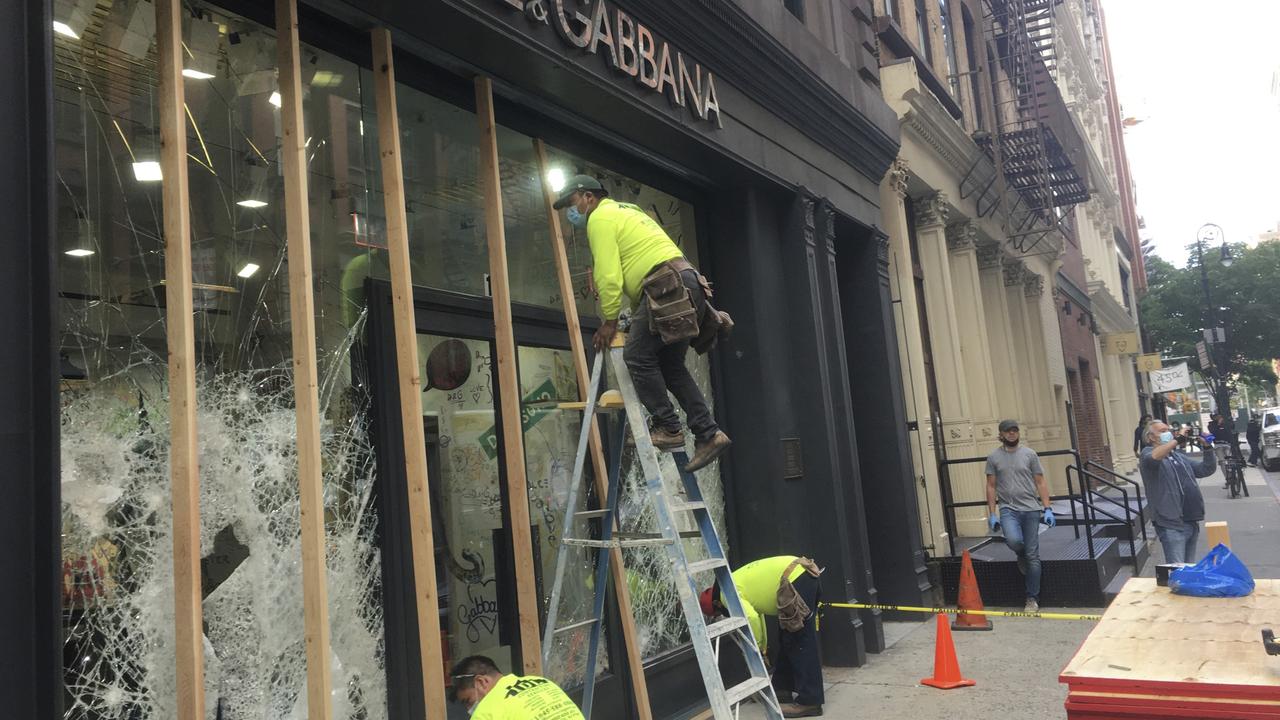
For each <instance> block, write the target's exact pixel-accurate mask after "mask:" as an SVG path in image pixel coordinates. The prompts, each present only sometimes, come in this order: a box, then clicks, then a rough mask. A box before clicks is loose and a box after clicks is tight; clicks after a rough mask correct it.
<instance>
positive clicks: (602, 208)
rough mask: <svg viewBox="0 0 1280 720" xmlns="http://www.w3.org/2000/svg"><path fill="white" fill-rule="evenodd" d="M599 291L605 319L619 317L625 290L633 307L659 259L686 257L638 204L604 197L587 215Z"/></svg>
mask: <svg viewBox="0 0 1280 720" xmlns="http://www.w3.org/2000/svg"><path fill="white" fill-rule="evenodd" d="M587 242H589V243H590V244H591V258H592V262H593V263H594V265H595V267H594V274H595V280H596V292H598V293H600V309H601V311H602V312H603V313H604V319H605V320H616V319H617V318H618V313H620V312H621V311H622V296H623V295H624V294H625V295H626V297H627V299H628V300H630V301H631V307H632V308H634V307H635V304H636V301H637V300H639V299H640V286H641V284H642V283H643V282H644V278H645V276H646V275H648V274H649V271H650V270H653V269H654V268H655V267H657V266H658V264H659V263H664V262H666V261H668V260H673V259H675V258H678V257H684V253H683V252H681V251H680V248H679V247H678V246H677V245H676V244H675V243H674V242H673V241H672V240H671V238H670V237H669V236H668V235H667V232H666V231H665V230H663V229H662V226H661V225H659V224H658V223H657V221H655V220H654V219H653V218H651V217H649V216H648V215H647V214H646V213H645V212H644V211H643V210H641V209H640V208H639V207H637V206H635V205H632V204H630V203H620V202H617V201H615V200H610V199H609V198H604V199H603V200H601V201H600V204H599V205H597V206H596V209H595V210H592V211H591V215H590V216H588V217H587Z"/></svg>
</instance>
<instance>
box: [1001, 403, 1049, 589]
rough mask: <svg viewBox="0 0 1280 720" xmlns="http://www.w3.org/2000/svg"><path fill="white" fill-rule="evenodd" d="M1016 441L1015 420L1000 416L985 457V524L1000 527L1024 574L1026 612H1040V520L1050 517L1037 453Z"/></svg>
mask: <svg viewBox="0 0 1280 720" xmlns="http://www.w3.org/2000/svg"><path fill="white" fill-rule="evenodd" d="M1019 440H1020V435H1019V431H1018V421H1017V420H1001V421H1000V443H1001V447H998V448H996V449H995V450H992V451H991V454H990V455H988V456H987V511H988V512H989V513H990V516H989V517H988V519H987V523H988V524H989V525H990V527H991V531H992V532H995V530H996V529H997V528H1003V529H1004V542H1005V544H1006V545H1008V546H1009V549H1010V550H1012V551H1013V552H1014V553H1015V554H1017V556H1018V569H1019V570H1021V571H1022V573H1023V574H1024V575H1026V576H1027V605H1026V611H1027V612H1040V523H1041V521H1043V522H1044V523H1045V524H1046V525H1048V526H1049V527H1053V526H1054V524H1055V522H1056V521H1055V520H1054V517H1053V510H1051V509H1049V504H1050V503H1049V484H1048V483H1046V482H1045V480H1044V468H1042V467H1040V456H1039V455H1036V451H1035V450H1032V449H1031V448H1029V447H1025V446H1021V445H1019V444H1018V443H1019ZM997 500H998V501H999V511H998V513H997V508H996V504H997Z"/></svg>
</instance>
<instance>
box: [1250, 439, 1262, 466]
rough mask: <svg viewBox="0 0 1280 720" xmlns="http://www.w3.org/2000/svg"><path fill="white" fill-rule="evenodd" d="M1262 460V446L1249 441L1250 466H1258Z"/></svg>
mask: <svg viewBox="0 0 1280 720" xmlns="http://www.w3.org/2000/svg"><path fill="white" fill-rule="evenodd" d="M1260 460H1262V445H1261V444H1260V443H1257V442H1254V441H1252V440H1250V441H1249V464H1250V465H1257V464H1258V461H1260Z"/></svg>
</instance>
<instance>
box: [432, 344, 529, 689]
mask: <svg viewBox="0 0 1280 720" xmlns="http://www.w3.org/2000/svg"><path fill="white" fill-rule="evenodd" d="M418 357H419V361H420V362H421V363H422V368H421V371H422V378H423V387H424V388H425V390H424V391H423V394H422V413H423V418H422V421H423V425H424V427H425V429H426V438H427V462H428V479H429V483H430V486H431V509H432V513H433V515H434V517H433V521H434V522H433V526H434V530H435V545H436V584H437V592H438V593H439V596H440V625H441V628H442V629H444V631H445V635H446V636H447V638H448V647H447V648H446V651H445V654H444V655H445V662H444V665H445V669H443V670H442V672H448V670H447V668H448V667H451V666H452V663H453V662H457V661H458V660H461V659H462V658H464V657H466V656H468V655H477V654H478V655H487V656H489V657H491V658H493V660H494V661H495V662H497V663H498V665H499V666H500V667H502V668H503V669H504V670H509V669H510V668H511V667H513V658H512V640H513V639H514V633H515V632H516V628H514V627H507V626H504V625H503V624H502V623H503V617H502V613H501V612H500V607H501V606H500V601H499V592H500V591H501V592H509V591H508V590H505V589H503V588H502V587H500V583H502V582H505V580H504V579H503V578H502V577H500V576H499V566H500V563H499V562H498V560H499V554H500V553H501V554H507V553H509V552H510V551H509V547H510V540H509V539H508V537H507V534H506V530H505V527H504V525H505V523H504V519H503V512H502V507H503V506H502V502H503V497H504V495H505V494H504V493H503V490H502V485H501V483H502V480H501V476H500V474H499V464H498V453H499V452H500V448H499V446H498V435H497V424H496V417H497V416H496V414H495V413H494V389H493V388H494V381H493V377H494V376H493V357H492V354H491V349H490V344H489V342H487V341H483V340H462V339H458V338H446V337H440V336H436V335H425V334H424V335H419V336H418Z"/></svg>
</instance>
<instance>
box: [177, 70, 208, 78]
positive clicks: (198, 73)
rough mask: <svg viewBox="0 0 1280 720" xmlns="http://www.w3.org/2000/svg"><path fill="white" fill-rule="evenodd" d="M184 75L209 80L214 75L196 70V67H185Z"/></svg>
mask: <svg viewBox="0 0 1280 720" xmlns="http://www.w3.org/2000/svg"><path fill="white" fill-rule="evenodd" d="M182 76H183V77H188V78H191V79H192V80H208V79H209V78H211V77H213V75H211V74H210V73H207V72H203V71H201V70H196V69H194V68H183V70H182Z"/></svg>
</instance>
